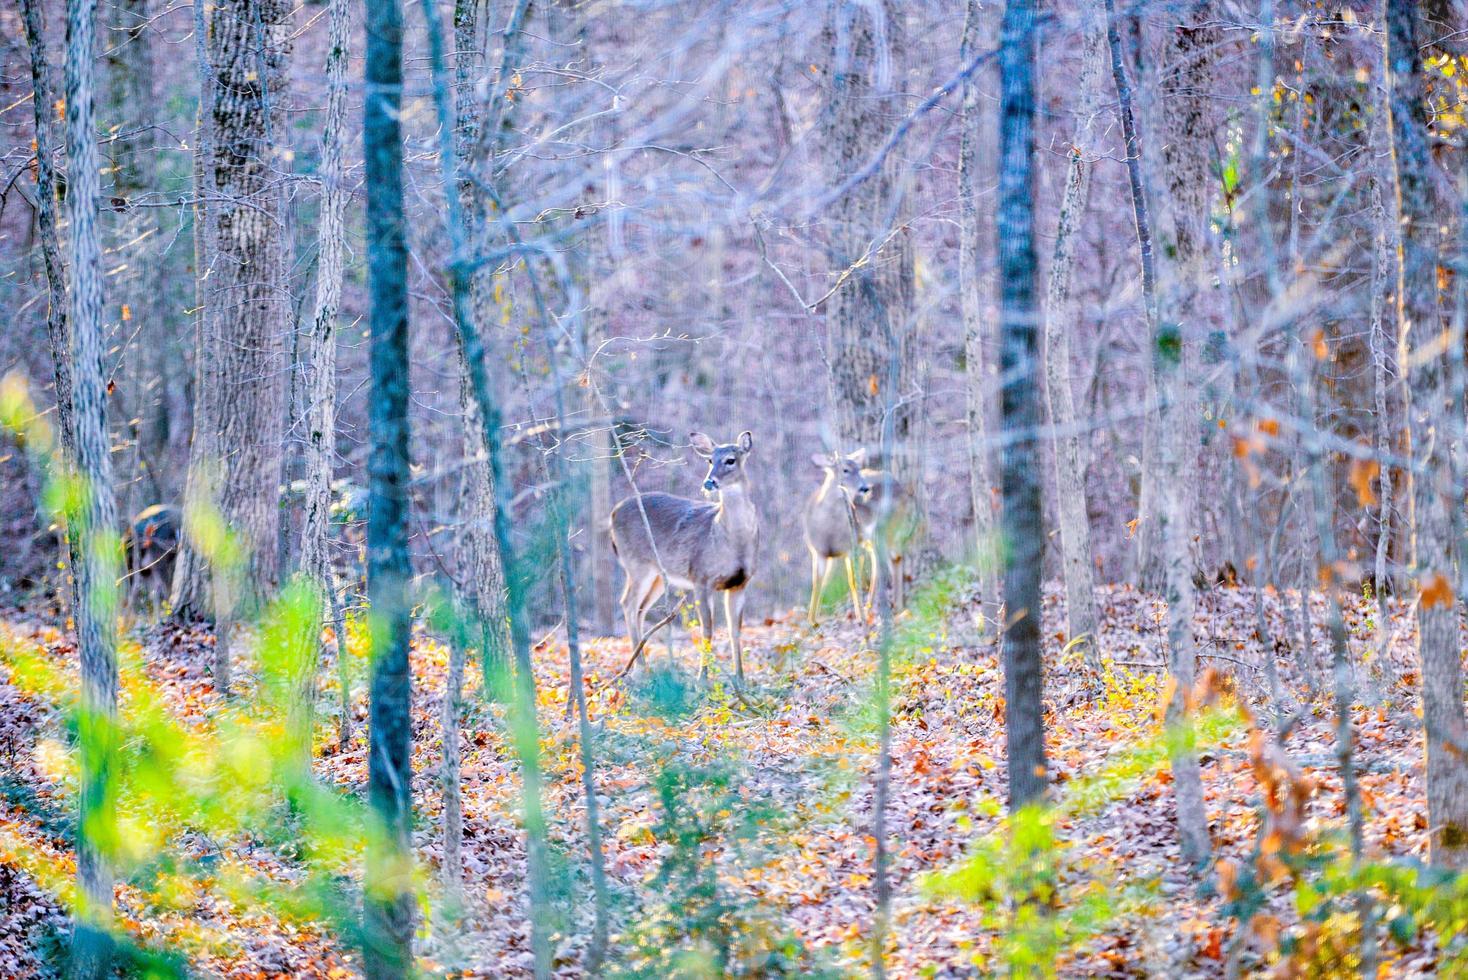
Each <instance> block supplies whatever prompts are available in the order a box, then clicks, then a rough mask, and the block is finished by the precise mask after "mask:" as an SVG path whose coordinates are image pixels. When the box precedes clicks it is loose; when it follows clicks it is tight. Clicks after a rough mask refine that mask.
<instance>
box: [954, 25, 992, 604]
mask: <svg viewBox="0 0 1468 980" xmlns="http://www.w3.org/2000/svg"><path fill="white" fill-rule="evenodd" d="M965 9H966V13H965V15H964V21H963V41H962V43H961V45H960V48H961V50H960V52H959V60H960V61H961V62H963V63H964V64H967V63H968V61H969V59H971V58H972V57H973V51H974V48H975V47H976V46H977V44H978V38H979V33H980V26H981V25H980V18H981V17H982V10H981V8H980V5H979V0H968V2H967V4H966V6H965ZM986 121H987V114H986V113H984V112H983V110H982V109H981V108H980V106H979V89H978V84H977V82H975V80H974V79H973V78H969V79H968V80H967V81H966V82H964V86H963V133H962V135H961V136H960V142H959V151H958V221H959V230H958V280H959V286H958V288H959V304H960V308H961V311H962V315H963V353H964V392H965V397H966V399H967V403H968V452H969V493H970V495H971V497H972V506H973V511H974V536H975V541H976V544H977V551H976V553H975V555H974V559H975V562H976V563H977V566H978V567H977V571H978V581H979V596H980V602H981V603H982V607H981V609H982V613H983V618H984V619H985V620H987V621H990V622H996V623H997V622H998V618H999V607H1000V606H1001V605H1002V604H1003V597H1002V596H1000V594H999V583H1000V580H1001V578H1002V577H1003V576H1002V574H1001V570H1000V568H999V548H998V542H997V540H996V534H995V525H996V521H995V516H994V504H995V502H996V500H997V494H996V493H995V484H994V463H993V454H992V453H991V452H990V449H989V428H990V427H989V420H988V416H989V409H988V406H989V392H988V385H989V378H988V365H987V362H986V361H985V357H984V333H985V331H984V321H983V312H984V297H983V282H984V280H983V277H982V276H980V274H979V261H980V255H981V251H982V247H983V246H982V242H983V232H982V230H981V228H980V220H979V213H980V212H979V205H978V198H979V188H978V181H979V173H978V171H979V147H980V146H981V145H983V141H984V137H985V135H986V133H987V130H988V127H987V126H986V125H985V122H986Z"/></svg>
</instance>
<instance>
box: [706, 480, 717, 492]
mask: <svg viewBox="0 0 1468 980" xmlns="http://www.w3.org/2000/svg"><path fill="white" fill-rule="evenodd" d="M703 488H704V489H705V490H707V491H708V492H709V493H713V492H714V491H715V490H717V489H719V481H718V480H715V479H714V478H713V477H709V478H708V479H707V480H704V481H703Z"/></svg>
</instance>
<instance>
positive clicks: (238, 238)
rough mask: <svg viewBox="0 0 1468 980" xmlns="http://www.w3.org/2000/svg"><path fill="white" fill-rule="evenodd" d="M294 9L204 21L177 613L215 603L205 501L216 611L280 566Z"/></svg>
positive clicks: (251, 596) (257, 589)
mask: <svg viewBox="0 0 1468 980" xmlns="http://www.w3.org/2000/svg"><path fill="white" fill-rule="evenodd" d="M292 9H293V7H292V5H291V4H290V3H288V2H287V0H222V2H220V3H218V4H216V5H215V6H214V8H213V16H212V18H211V23H210V31H209V59H210V62H211V69H212V75H213V82H212V93H213V94H212V100H211V109H212V117H213V127H212V129H213V132H212V136H213V139H212V140H211V144H212V145H211V146H210V150H211V155H210V158H209V159H208V161H207V162H206V164H205V173H204V177H205V187H206V191H207V193H208V194H209V195H210V196H213V197H215V198H216V202H215V204H216V212H217V213H216V214H215V215H214V216H213V217H212V219H211V228H210V230H211V231H212V233H213V234H212V237H213V242H212V243H211V244H212V247H213V253H214V254H213V255H212V256H211V262H212V267H211V269H210V276H209V281H210V289H209V295H208V312H207V322H208V328H207V329H206V331H205V334H204V341H205V343H204V345H203V346H202V348H201V350H200V352H199V356H200V358H201V359H202V364H203V367H202V369H201V378H200V385H199V388H198V390H197V392H196V396H197V399H198V402H199V404H200V411H199V413H198V416H197V417H196V422H195V427H194V440H193V446H192V450H191V454H190V473H189V482H190V488H189V491H188V493H187V496H188V497H189V498H190V500H191V502H192V506H191V508H190V510H191V511H192V512H193V515H192V516H190V515H186V520H185V532H186V533H185V536H184V540H183V542H182V545H181V554H180V561H179V567H178V571H177V572H176V573H175V582H174V613H175V615H178V616H198V615H201V614H204V613H206V612H208V611H210V610H211V601H210V594H211V590H217V589H218V588H219V587H220V586H221V584H222V583H221V582H220V581H219V578H220V577H219V576H218V575H211V573H210V565H211V564H216V565H217V564H218V562H211V561H210V560H209V559H210V556H201V555H200V554H199V551H200V547H201V544H203V539H202V538H201V537H200V536H199V534H198V533H197V532H198V529H199V528H198V525H197V520H198V517H197V515H198V509H199V508H200V507H207V506H213V507H216V508H217V509H218V512H219V516H220V518H221V519H222V520H223V522H224V523H225V525H226V526H227V527H229V528H230V529H231V530H232V531H233V532H234V533H235V534H236V535H237V536H238V539H239V547H240V549H242V553H241V554H240V556H239V560H238V563H237V567H236V568H234V569H232V570H230V572H231V574H229V576H228V577H230V578H232V579H234V580H235V581H233V582H231V583H229V585H228V586H226V588H225V591H226V593H228V594H227V595H225V596H219V597H214V598H215V600H216V601H215V602H213V603H212V605H213V606H218V607H220V608H218V609H215V610H214V611H215V612H216V615H218V616H219V618H220V619H222V620H229V619H231V618H232V616H233V614H234V612H235V608H234V607H235V606H236V605H239V606H240V607H241V609H248V608H249V607H251V606H252V605H254V604H255V603H257V602H258V601H259V600H260V598H261V597H263V596H265V595H268V594H269V593H270V592H271V591H273V589H274V586H275V585H276V584H277V581H278V578H279V574H280V554H279V550H280V549H279V526H280V480H281V472H282V469H281V468H282V459H283V455H282V445H283V438H284V425H285V416H286V408H287V406H286V404H285V388H284V381H285V377H286V363H285V345H284V341H285V336H286V332H287V330H288V325H289V323H290V322H291V310H290V304H289V297H288V295H287V290H286V288H285V284H284V269H285V261H284V249H285V247H284V243H283V242H284V238H283V231H282V229H283V227H284V224H283V215H284V195H283V193H282V191H281V187H282V185H283V181H281V179H280V172H279V166H280V164H281V163H282V161H284V160H285V159H286V157H285V156H284V155H283V154H282V153H281V152H280V150H281V149H282V147H283V144H282V143H281V142H279V141H282V140H283V139H284V137H285V134H286V132H287V130H286V129H285V126H284V121H285V117H284V113H283V102H284V82H285V77H286V76H285V71H284V69H285V65H286V61H287V58H288V56H289V51H290V30H291V19H292V18H291V12H292ZM211 471H212V472H213V474H214V475H215V477H216V478H215V479H213V480H211V479H209V475H210V473H211ZM211 484H212V485H211ZM210 491H212V493H211V492H210ZM217 600H223V601H222V602H220V601H217ZM220 665H221V666H226V665H225V664H224V663H223V661H221V664H220ZM221 686H225V685H223V684H222V685H221Z"/></svg>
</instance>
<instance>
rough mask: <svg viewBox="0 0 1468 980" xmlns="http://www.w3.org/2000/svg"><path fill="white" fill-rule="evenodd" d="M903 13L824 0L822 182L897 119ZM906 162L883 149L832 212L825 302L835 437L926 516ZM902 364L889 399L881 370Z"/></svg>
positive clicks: (885, 4) (846, 167) (887, 0)
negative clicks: (861, 452)
mask: <svg viewBox="0 0 1468 980" xmlns="http://www.w3.org/2000/svg"><path fill="white" fill-rule="evenodd" d="M903 17H904V8H903V5H902V4H900V3H897V2H895V0H881V3H878V4H858V3H853V2H849V0H831V3H830V5H829V7H828V9H827V14H826V22H825V30H824V33H825V37H824V46H825V48H826V50H827V52H828V53H829V58H830V63H829V68H828V71H829V75H828V79H829V84H830V90H829V91H830V96H829V101H828V102H827V105H826V107H825V110H824V116H823V119H822V122H821V132H822V141H821V147H822V156H823V164H824V168H825V178H826V181H827V183H828V184H830V185H831V186H836V185H839V184H840V183H841V182H843V181H844V180H846V179H847V178H848V177H850V176H851V174H852V173H854V172H855V171H857V170H859V169H861V167H862V166H863V165H864V164H865V163H866V162H867V159H868V157H869V155H870V154H871V153H872V151H873V148H874V147H877V146H880V145H881V143H882V140H883V137H884V136H885V134H886V132H887V130H888V128H889V123H890V118H891V117H892V116H894V115H895V110H894V108H893V107H892V106H893V103H894V102H895V100H896V99H897V98H898V97H899V95H900V89H899V84H900V83H899V74H900V72H901V70H902V69H901V66H902V58H903V54H904V46H905V33H906V32H905V29H904V26H903ZM902 183H903V162H902V160H901V158H900V157H899V156H898V155H897V154H895V153H893V154H889V155H888V157H887V159H886V160H885V161H884V162H883V164H882V166H881V168H879V170H878V171H877V173H875V174H873V175H872V176H871V177H870V178H868V179H867V180H865V181H863V182H862V183H860V184H858V185H857V186H856V187H854V188H852V189H851V190H850V191H849V192H848V193H846V194H844V195H843V196H842V197H841V198H839V199H838V200H837V201H835V202H834V203H833V204H832V205H831V212H830V222H829V226H830V229H831V234H830V241H829V244H828V258H829V263H830V273H831V276H832V280H833V285H834V284H835V281H836V280H837V279H840V278H842V277H845V280H846V281H845V282H843V283H842V284H841V286H840V287H839V288H837V289H836V291H835V292H834V293H833V294H832V295H831V297H830V298H829V299H828V300H827V301H826V324H827V331H828V334H829V337H830V368H831V378H830V383H831V390H832V396H833V397H832V401H833V403H834V408H835V412H836V419H835V422H836V424H835V430H836V435H837V438H838V439H839V440H840V442H841V446H842V447H843V448H844V449H847V450H849V449H852V448H854V447H857V446H865V447H869V448H870V447H879V448H880V450H881V452H882V453H883V454H884V457H885V458H884V464H885V465H887V466H888V467H889V468H891V469H892V471H893V473H894V474H895V475H896V476H897V480H898V482H899V483H900V484H901V485H902V487H903V489H904V490H905V491H906V492H907V493H908V494H909V495H910V499H911V500H913V501H914V502H915V503H916V504H917V505H918V509H919V511H921V493H922V480H921V473H920V466H919V460H917V459H916V458H914V453H913V441H912V440H913V437H914V435H915V433H916V411H915V408H914V405H913V403H912V402H911V401H910V400H907V399H904V398H903V393H905V392H906V391H907V389H908V387H909V384H910V381H911V372H912V370H913V367H914V363H915V359H914V358H913V357H912V356H911V351H912V348H913V340H914V334H915V328H914V319H913V315H912V306H913V254H912V241H911V237H910V235H909V233H908V229H907V228H906V227H905V225H904V221H905V216H906V213H907V210H908V208H907V204H906V194H905V193H904V190H905V188H904V187H903V186H901V185H902ZM894 359H895V360H896V361H897V362H898V364H899V365H900V367H901V371H900V372H899V375H898V385H897V386H898V389H899V390H898V391H897V392H893V393H891V395H890V397H889V395H888V393H887V392H886V391H885V390H884V389H885V387H886V386H887V384H888V382H887V374H888V372H887V366H888V363H889V362H890V361H892V360H894ZM889 402H890V403H893V404H895V406H896V409H895V411H896V418H895V419H894V420H893V421H894V425H893V429H892V431H893V442H892V445H890V446H884V445H882V432H883V428H882V424H883V413H884V411H885V409H886V407H887V405H888V404H889Z"/></svg>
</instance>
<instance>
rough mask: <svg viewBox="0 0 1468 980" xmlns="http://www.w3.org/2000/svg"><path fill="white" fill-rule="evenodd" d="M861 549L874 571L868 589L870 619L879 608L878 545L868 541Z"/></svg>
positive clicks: (863, 543) (868, 614)
mask: <svg viewBox="0 0 1468 980" xmlns="http://www.w3.org/2000/svg"><path fill="white" fill-rule="evenodd" d="M861 548H862V551H863V552H864V553H865V555H866V558H867V564H868V565H870V566H871V570H872V580H871V583H870V585H869V586H868V588H867V618H868V619H870V618H871V617H872V613H873V612H875V611H876V608H877V580H878V579H879V578H880V577H881V576H880V575H878V574H877V545H876V543H875V542H873V541H872V540H871V539H868V540H866V541H863V542H862V546H861Z"/></svg>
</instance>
